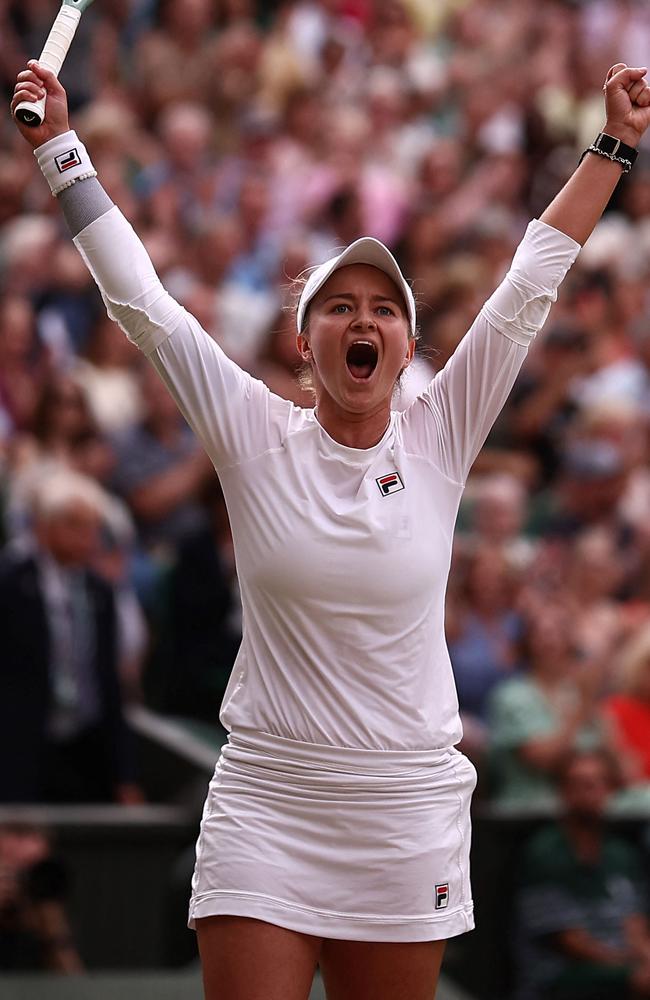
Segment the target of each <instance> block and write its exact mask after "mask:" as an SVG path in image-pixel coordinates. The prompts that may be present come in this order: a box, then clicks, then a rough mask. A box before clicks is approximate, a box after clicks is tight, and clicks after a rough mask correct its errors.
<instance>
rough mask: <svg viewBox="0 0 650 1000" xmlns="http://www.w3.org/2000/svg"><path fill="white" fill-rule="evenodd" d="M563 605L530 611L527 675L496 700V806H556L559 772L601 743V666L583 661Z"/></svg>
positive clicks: (492, 718)
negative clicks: (573, 755) (575, 754)
mask: <svg viewBox="0 0 650 1000" xmlns="http://www.w3.org/2000/svg"><path fill="white" fill-rule="evenodd" d="M571 637H572V621H571V618H570V616H569V614H568V613H567V611H565V610H564V609H563V608H562V607H559V606H558V605H555V606H553V605H551V604H546V605H542V604H541V602H540V603H539V605H538V606H537V607H536V608H535V609H534V610H529V611H528V614H527V621H526V623H525V626H524V631H523V638H522V642H521V651H522V654H523V659H524V663H525V666H526V672H525V673H522V674H521V675H520V676H517V677H512V678H510V679H509V680H505V681H503V682H502V683H501V684H499V685H498V686H497V687H496V688H495V689H494V691H493V692H492V696H491V699H490V705H489V709H488V726H489V732H490V761H489V763H490V783H491V790H492V796H493V799H494V801H495V802H496V803H498V804H499V805H502V806H507V807H508V808H510V809H512V808H516V809H530V808H540V807H542V808H543V807H548V806H549V805H552V804H554V803H555V784H554V780H553V779H554V775H555V773H556V772H557V769H558V768H559V767H560V766H561V764H562V761H563V760H564V758H565V757H566V755H567V754H568V753H569V752H570V751H571V750H573V749H577V748H581V749H587V748H592V747H596V746H600V745H602V744H603V742H604V740H605V737H604V734H603V732H602V730H601V727H600V726H599V721H598V712H597V704H598V698H599V695H600V694H601V688H602V683H603V681H602V676H603V665H602V664H599V663H594V662H589V661H586V662H580V661H579V660H578V658H577V656H576V652H575V650H574V648H573V647H572V643H571Z"/></svg>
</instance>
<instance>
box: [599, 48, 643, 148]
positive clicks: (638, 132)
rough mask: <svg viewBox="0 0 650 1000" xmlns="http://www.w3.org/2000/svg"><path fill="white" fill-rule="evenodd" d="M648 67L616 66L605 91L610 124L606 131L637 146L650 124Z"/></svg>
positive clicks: (606, 80)
mask: <svg viewBox="0 0 650 1000" xmlns="http://www.w3.org/2000/svg"><path fill="white" fill-rule="evenodd" d="M647 72H648V70H647V68H646V67H645V66H641V67H636V68H635V67H632V66H626V65H625V63H616V65H615V66H612V68H611V69H610V70H609V72H608V73H607V77H606V78H605V85H604V87H603V90H604V92H605V111H606V114H607V123H606V125H605V128H604V129H603V131H604V132H607V133H608V134H609V135H613V136H615V137H616V138H617V139H621V140H622V142H625V143H627V144H628V146H637V145H638V143H639V140H640V138H641V136H642V135H643V133H644V132H645V130H646V129H647V128H648V126H649V125H650V86H648V83H647V81H646V80H645V76H646V73H647Z"/></svg>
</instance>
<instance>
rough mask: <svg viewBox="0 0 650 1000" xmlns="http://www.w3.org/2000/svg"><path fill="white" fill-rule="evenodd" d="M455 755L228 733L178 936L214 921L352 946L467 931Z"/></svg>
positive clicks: (468, 778)
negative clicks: (247, 923)
mask: <svg viewBox="0 0 650 1000" xmlns="http://www.w3.org/2000/svg"><path fill="white" fill-rule="evenodd" d="M475 785H476V771H475V769H474V766H473V765H472V764H471V763H470V761H469V760H468V759H467V758H466V757H464V756H463V754H461V753H460V752H459V751H458V750H456V749H454V748H451V749H448V750H413V751H411V750H386V751H385V750H357V749H349V748H347V747H336V746H322V745H320V744H313V743H301V742H299V741H298V740H291V739H285V738H284V737H281V736H271V735H269V734H268V733H259V732H253V731H246V732H244V731H239V732H237V733H231V734H230V736H229V739H228V742H227V743H226V744H225V746H224V747H223V748H222V751H221V755H220V757H219V760H218V761H217V766H216V769H215V773H214V777H213V778H212V781H211V782H210V787H209V791H208V797H207V800H206V803H205V808H204V811H203V819H202V821H201V831H200V834H199V838H198V841H197V846H196V867H195V870H194V877H193V879H192V898H191V901H190V911H189V926H190V927H192V928H194V927H195V926H196V924H195V922H196V920H198V919H200V918H201V917H210V916H215V915H217V914H231V915H238V916H246V917H255V918H257V919H258V920H265V921H268V922H269V923H272V924H277V925H278V926H280V927H287V928H289V929H291V930H295V931H302V932H303V933H304V934H313V935H318V936H320V937H325V938H340V939H347V940H352V941H431V940H438V939H442V938H448V937H453V936H454V935H456V934H462V933H463V932H465V931H469V930H471V929H472V927H473V926H474V919H473V905H472V897H471V888H470V880H469V848H470V835H471V831H470V800H471V796H472V792H473V790H474V787H475Z"/></svg>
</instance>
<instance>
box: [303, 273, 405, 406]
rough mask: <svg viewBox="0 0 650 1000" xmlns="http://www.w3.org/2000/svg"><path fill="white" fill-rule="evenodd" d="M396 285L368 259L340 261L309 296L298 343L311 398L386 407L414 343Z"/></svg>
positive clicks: (323, 401) (337, 403) (348, 404)
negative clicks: (312, 392)
mask: <svg viewBox="0 0 650 1000" xmlns="http://www.w3.org/2000/svg"><path fill="white" fill-rule="evenodd" d="M408 331H409V325H408V319H407V313H406V306H405V303H404V299H403V297H402V294H401V292H400V291H399V289H398V288H397V285H396V284H395V282H394V281H393V280H392V278H389V277H388V275H387V274H384V272H383V271H380V270H379V269H378V268H376V267H372V266H371V265H370V264H349V265H348V266H347V267H341V268H339V269H338V270H337V271H335V272H334V274H333V275H332V276H331V277H330V278H329V279H328V281H326V282H325V284H324V285H323V287H322V288H321V289H320V290H319V292H318V294H317V295H315V296H314V298H313V300H312V302H311V304H310V307H309V311H308V317H307V328H306V330H305V331H304V334H302V335H299V336H298V349H299V350H300V353H301V355H302V357H303V360H305V361H306V362H308V363H309V364H310V365H311V368H312V373H313V382H314V390H315V393H316V403H317V405H318V406H322V405H323V404H325V403H327V404H334V408H335V409H337V410H339V411H342V412H345V413H351V414H354V415H355V416H365V415H370V414H374V413H376V412H378V411H379V410H380V409H382V408H384V407H386V408H388V409H389V408H390V401H391V398H392V395H393V389H394V387H395V383H396V381H397V379H398V377H399V375H400V373H401V372H402V371H403V370H404V368H406V367H407V366H408V364H409V363H410V361H411V359H412V357H413V352H414V348H415V343H414V341H413V340H409V335H408Z"/></svg>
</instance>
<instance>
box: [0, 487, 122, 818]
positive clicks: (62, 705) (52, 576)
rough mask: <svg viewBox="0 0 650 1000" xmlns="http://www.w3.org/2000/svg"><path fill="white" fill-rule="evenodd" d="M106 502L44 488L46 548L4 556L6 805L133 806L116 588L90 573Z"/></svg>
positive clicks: (2, 756) (2, 753) (38, 537)
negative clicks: (114, 803)
mask: <svg viewBox="0 0 650 1000" xmlns="http://www.w3.org/2000/svg"><path fill="white" fill-rule="evenodd" d="M102 505H103V497H102V494H101V491H100V490H99V489H98V487H96V486H95V484H94V483H93V482H92V481H90V480H88V479H85V478H84V477H82V476H79V475H77V474H76V473H67V472H62V473H57V474H55V475H54V476H52V477H50V478H49V479H48V481H47V483H46V484H44V487H42V488H41V490H40V491H39V495H38V497H37V501H36V505H35V528H34V535H35V544H34V546H33V547H31V548H30V549H29V550H25V549H23V550H22V551H19V550H18V549H12V548H11V547H7V548H6V549H5V550H4V551H3V552H2V554H0V802H39V801H40V802H105V801H121V802H125V803H126V802H133V801H137V800H138V798H139V792H138V790H137V788H136V786H134V785H133V780H132V771H131V766H130V759H129V753H128V747H127V738H128V737H127V731H126V727H125V725H124V721H123V717H122V709H121V696H120V689H119V681H118V674H117V634H116V619H115V604H114V597H113V592H112V589H111V587H110V586H109V585H108V584H107V583H106V582H104V581H103V580H102V579H101V578H100V577H98V576H97V575H96V574H95V573H93V572H92V571H91V569H90V568H89V567H90V562H91V560H92V557H93V555H94V553H95V551H96V548H97V545H98V541H99V532H100V527H101V516H102Z"/></svg>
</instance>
